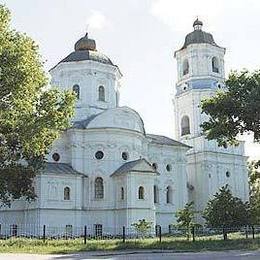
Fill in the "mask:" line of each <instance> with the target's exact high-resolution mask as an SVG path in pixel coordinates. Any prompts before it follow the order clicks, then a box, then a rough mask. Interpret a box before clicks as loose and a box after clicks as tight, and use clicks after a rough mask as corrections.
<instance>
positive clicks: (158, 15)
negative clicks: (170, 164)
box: [0, 0, 260, 156]
mask: <svg viewBox="0 0 260 260" xmlns="http://www.w3.org/2000/svg"><path fill="white" fill-rule="evenodd" d="M0 3H4V4H6V5H7V7H8V8H9V9H10V10H11V11H12V18H13V19H12V25H13V27H14V28H16V29H17V30H19V31H23V32H26V33H27V34H28V35H30V36H31V37H32V38H33V39H34V40H35V41H36V42H37V43H38V44H39V46H40V51H41V54H42V57H43V59H44V60H45V61H46V63H45V67H46V70H48V69H50V68H51V67H52V66H54V65H55V64H56V63H58V62H59V61H60V60H61V59H62V58H64V57H65V56H66V55H68V54H69V53H70V52H71V51H72V50H73V46H74V43H75V42H76V41H77V40H78V39H79V38H80V37H81V36H82V35H84V34H85V32H86V30H87V28H88V31H89V36H90V37H91V38H94V39H95V40H96V43H97V49H98V50H100V51H101V52H103V53H105V54H106V55H108V56H109V57H110V58H111V60H112V61H113V62H114V63H115V64H117V65H118V66H119V67H120V69H121V71H122V73H123V75H124V77H123V79H122V89H121V102H120V105H127V106H130V107H132V108H134V109H136V110H137V111H138V112H139V113H140V115H141V116H142V117H143V119H144V123H145V127H146V130H147V132H150V133H156V134H164V135H167V136H170V137H174V133H173V124H174V114H173V106H172V98H173V94H174V86H175V82H176V63H175V60H174V57H173V54H174V51H175V50H176V49H178V48H180V47H181V45H182V44H183V41H184V37H185V35H186V34H187V33H189V32H190V31H191V30H192V23H193V21H194V20H195V18H196V17H197V16H199V18H200V19H201V20H202V21H203V22H204V27H203V29H204V30H205V31H208V32H211V33H212V34H213V36H214V38H215V41H216V42H217V44H218V45H220V46H223V47H226V48H227V52H226V56H225V61H226V72H227V73H226V74H228V72H229V71H230V70H231V69H238V70H240V69H243V68H248V69H258V68H259V67H260V66H259V63H260V48H259V45H260V34H259V28H260V19H259V14H260V1H258V0H247V1H242V0H236V1H235V0H228V1H226V0H218V1H214V0H207V1H206V0H196V1H194V0H193V1H191V0H186V1H175V0H44V1H43V0H24V1H21V0H0ZM259 150H260V149H259V147H258V148H257V147H256V146H252V144H250V142H249V141H248V145H247V154H250V155H253V156H255V155H256V154H258V155H259V153H260V152H259Z"/></svg>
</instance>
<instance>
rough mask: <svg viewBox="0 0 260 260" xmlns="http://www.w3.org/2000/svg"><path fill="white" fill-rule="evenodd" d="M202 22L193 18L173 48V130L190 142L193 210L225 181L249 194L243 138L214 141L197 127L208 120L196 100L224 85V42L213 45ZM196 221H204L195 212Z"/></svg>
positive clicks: (238, 193) (199, 209) (245, 196)
mask: <svg viewBox="0 0 260 260" xmlns="http://www.w3.org/2000/svg"><path fill="white" fill-rule="evenodd" d="M202 26H203V23H202V22H201V21H199V20H198V19H197V20H195V22H194V23H193V28H194V30H193V31H192V32H191V33H189V34H188V35H187V36H186V38H185V42H184V45H183V46H182V48H181V49H179V50H177V51H176V52H175V58H176V60H177V70H178V71H177V73H178V78H177V83H176V94H175V98H174V109H175V111H174V115H175V136H176V138H177V140H180V141H181V142H184V143H186V144H188V145H190V146H191V147H192V148H191V149H190V150H189V151H188V152H187V162H188V164H187V175H188V183H187V188H188V196H189V200H190V201H194V203H195V209H196V211H197V212H202V211H203V210H204V208H205V206H206V204H207V201H208V200H209V198H211V196H213V194H215V193H216V192H217V191H218V190H219V188H220V187H222V186H223V185H226V184H228V185H229V187H230V189H231V191H232V193H233V194H234V195H235V196H237V197H240V198H242V199H243V200H247V199H248V184H247V168H246V160H247V157H246V156H244V144H243V143H241V144H240V145H239V146H237V147H233V146H230V147H228V148H227V149H225V148H222V147H218V144H217V142H216V141H215V140H212V141H208V140H207V139H206V138H205V136H204V135H203V134H202V129H201V127H200V125H201V123H202V122H204V121H205V120H207V117H206V115H205V114H201V108H200V104H201V101H202V100H203V99H205V98H208V97H211V96H213V95H215V94H216V92H217V91H220V90H223V88H225V85H224V81H225V70H224V55H225V48H223V47H220V46H218V45H217V44H216V42H215V41H214V38H213V36H212V35H211V34H210V33H207V32H204V31H203V30H202ZM198 221H201V222H203V220H202V219H201V217H200V214H199V215H198Z"/></svg>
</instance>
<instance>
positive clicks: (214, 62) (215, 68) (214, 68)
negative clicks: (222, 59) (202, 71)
mask: <svg viewBox="0 0 260 260" xmlns="http://www.w3.org/2000/svg"><path fill="white" fill-rule="evenodd" d="M211 63H212V71H213V72H216V73H219V64H218V59H217V58H216V57H213V58H212V61H211Z"/></svg>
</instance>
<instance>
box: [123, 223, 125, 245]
mask: <svg viewBox="0 0 260 260" xmlns="http://www.w3.org/2000/svg"><path fill="white" fill-rule="evenodd" d="M123 243H125V226H123Z"/></svg>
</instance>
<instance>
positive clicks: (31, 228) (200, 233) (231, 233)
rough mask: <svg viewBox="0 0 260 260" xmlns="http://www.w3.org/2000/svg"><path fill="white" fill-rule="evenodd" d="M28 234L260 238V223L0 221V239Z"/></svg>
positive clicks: (35, 236) (46, 236)
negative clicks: (52, 223) (145, 226)
mask: <svg viewBox="0 0 260 260" xmlns="http://www.w3.org/2000/svg"><path fill="white" fill-rule="evenodd" d="M17 237H19V238H31V239H42V240H46V239H76V238H80V239H82V240H83V241H84V243H86V242H87V240H90V239H102V240H109V239H119V240H122V241H123V242H125V241H126V240H131V239H144V238H156V239H158V241H159V242H162V239H168V238H170V239H175V240H190V241H196V240H207V239H208V240H212V239H224V240H226V239H227V238H228V237H231V238H246V239H260V226H243V227H232V228H231V227H229V228H228V227H225V228H207V227H192V228H179V227H176V226H171V225H170V226H169V227H168V228H162V227H161V226H160V225H156V226H154V227H151V228H149V229H146V230H138V229H136V228H134V227H125V226H122V227H113V228H111V227H105V226H103V225H101V224H96V225H85V226H81V227H75V226H72V225H66V226H65V227H61V226H60V227H54V226H48V225H33V224H26V225H25V224H12V225H10V224H0V239H12V238H17Z"/></svg>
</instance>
